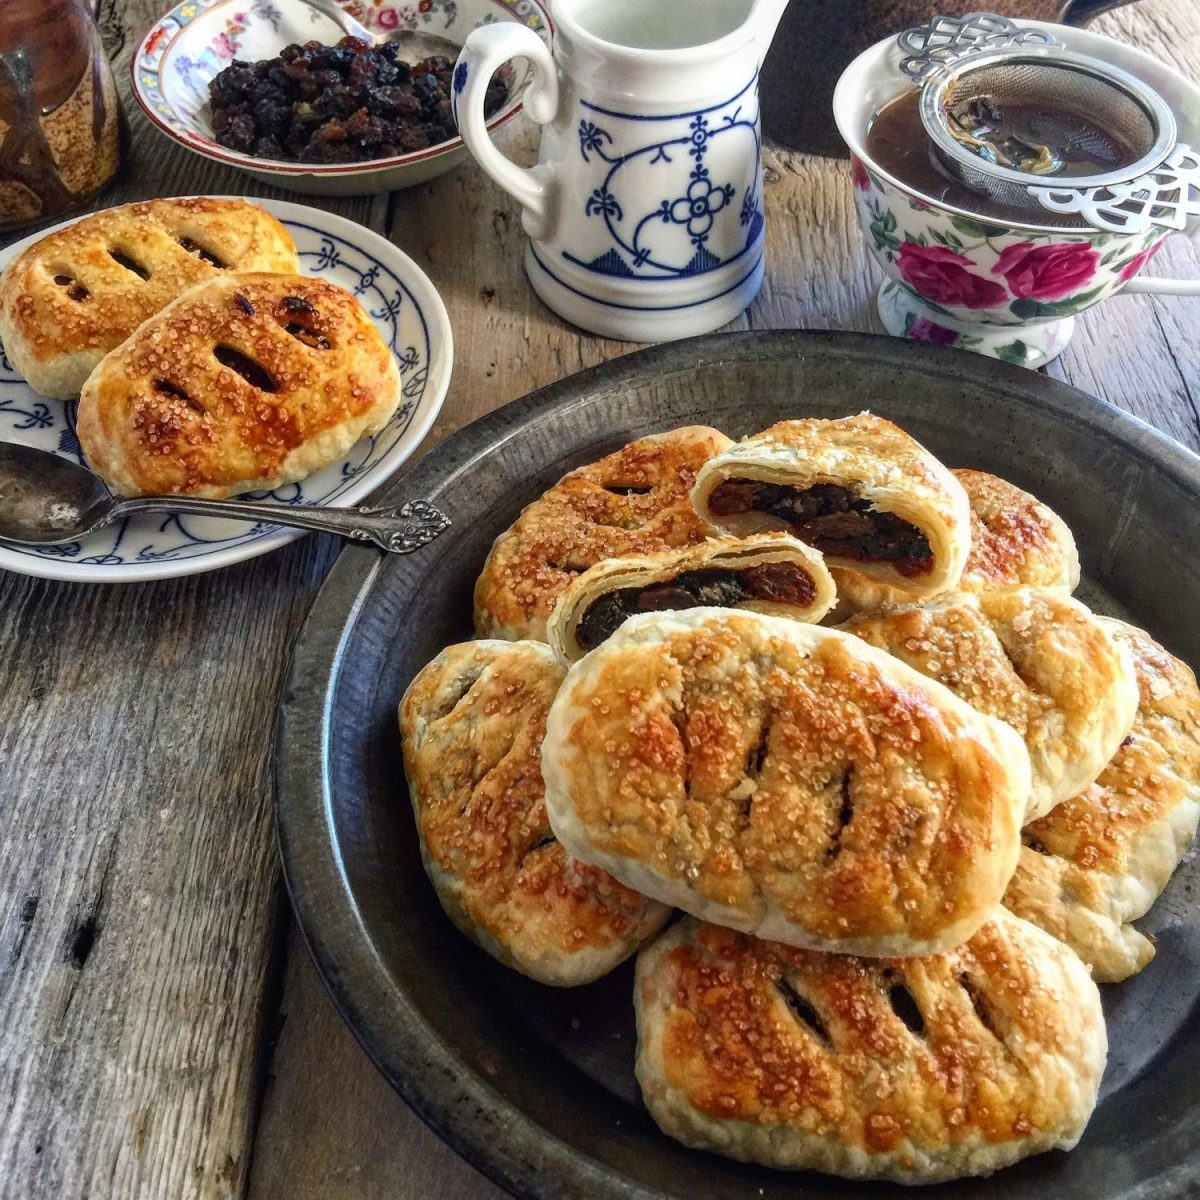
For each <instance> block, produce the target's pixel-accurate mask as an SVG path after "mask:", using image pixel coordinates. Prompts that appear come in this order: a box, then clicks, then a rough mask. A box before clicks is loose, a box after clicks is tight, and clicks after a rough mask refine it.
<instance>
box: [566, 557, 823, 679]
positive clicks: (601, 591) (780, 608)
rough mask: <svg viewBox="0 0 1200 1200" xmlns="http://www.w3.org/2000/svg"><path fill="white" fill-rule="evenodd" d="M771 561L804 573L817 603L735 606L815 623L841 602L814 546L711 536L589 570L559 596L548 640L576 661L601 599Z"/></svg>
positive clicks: (766, 602) (765, 602)
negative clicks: (583, 630)
mask: <svg viewBox="0 0 1200 1200" xmlns="http://www.w3.org/2000/svg"><path fill="white" fill-rule="evenodd" d="M768 563H789V564H792V565H794V566H796V567H798V568H799V569H800V570H802V571H803V572H804V573H805V575H806V576H807V578H808V580H809V582H810V583H811V586H812V598H811V600H809V602H808V603H805V604H792V603H781V602H778V601H772V600H750V599H747V600H744V601H742V602H741V603H739V604H737V605H734V606H732V607H736V608H744V609H748V610H749V611H751V612H759V613H766V614H768V615H770V616H777V617H791V618H792V619H793V620H797V621H813V622H815V621H819V620H820V619H821V618H822V617H823V616H824V615H825V614H826V613H827V612H828V611H829V610H830V609H831V608H832V607H833V604H834V601H835V600H836V599H837V590H836V588H835V587H834V583H833V577H832V576H831V575H830V573H829V568H828V567H826V565H825V560H824V558H823V557H822V556H821V554H820V553H819V552H818V551H816V550H814V549H813V548H812V547H811V546H806V545H805V544H804V543H803V542H800V541H797V540H796V539H795V538H792V537H787V536H786V535H785V534H778V533H763V534H757V535H753V536H751V537H748V538H709V539H708V540H707V541H704V542H701V543H700V545H698V546H689V547H687V548H685V549H682V550H663V551H661V552H660V553H658V554H644V555H639V556H638V557H636V558H618V559H608V560H606V561H605V562H601V563H597V564H596V565H595V566H594V567H589V568H588V569H587V570H586V571H584V573H583V574H582V575H580V576H579V577H578V578H577V579H576V580H575V581H574V582H573V583H572V584H571V585H570V586H569V587H568V588H567V590H566V591H565V592H563V594H562V595H561V596H560V597H559V599H558V603H557V605H555V608H554V612H553V614H552V615H551V617H550V621H549V624H548V625H547V640H548V641H549V643H550V645H551V646H552V647H553V648H554V650H555V652H556V653H557V654H559V655H560V656H561V657H562V658H563V659H565V660H566V661H567V662H574V661H575V660H576V659H578V658H582V657H583V655H584V653H585V652H586V651H585V648H584V647H583V646H581V645H580V643H579V640H578V638H577V636H576V631H577V630H578V628H579V623H580V621H581V620H582V619H583V618H584V616H585V615H586V614H587V611H588V609H589V608H591V606H592V605H593V604H595V602H596V601H597V600H599V599H600V597H601V596H605V595H608V594H609V593H610V592H616V591H620V590H622V589H623V588H644V587H650V586H652V585H654V584H660V583H669V582H671V581H672V580H674V579H677V578H678V577H679V576H680V575H684V574H686V573H688V572H689V571H706V570H708V571H714V570H715V571H744V570H747V569H749V568H753V567H761V566H764V565H765V564H768Z"/></svg>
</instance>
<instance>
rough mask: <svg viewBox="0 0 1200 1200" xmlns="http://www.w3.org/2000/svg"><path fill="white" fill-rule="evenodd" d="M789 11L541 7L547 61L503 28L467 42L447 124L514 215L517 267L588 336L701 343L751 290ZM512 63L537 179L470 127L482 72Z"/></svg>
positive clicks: (605, 3)
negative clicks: (768, 93) (522, 248)
mask: <svg viewBox="0 0 1200 1200" xmlns="http://www.w3.org/2000/svg"><path fill="white" fill-rule="evenodd" d="M786 5H787V0H554V4H553V7H552V11H551V17H552V19H553V22H554V40H553V51H551V50H548V49H547V48H546V46H545V44H544V43H543V42H542V40H541V39H540V38H539V37H538V36H537V34H535V33H534V32H533V31H532V30H530V29H526V28H523V27H521V26H518V25H515V24H511V23H508V22H504V23H496V24H492V25H484V26H482V27H480V28H479V29H476V30H475V31H474V32H473V33H472V34H471V35H470V37H468V38H467V42H466V45H465V46H464V47H463V51H462V54H461V56H460V57H459V60H458V64H457V66H456V67H455V70H454V97H453V103H454V110H455V117H456V119H457V121H458V128H459V131H460V133H461V134H462V137H463V141H465V142H466V144H467V146H468V147H469V148H470V150H471V153H472V154H474V155H475V157H476V158H477V159H478V160H479V164H480V166H482V167H483V169H484V170H485V171H486V172H487V173H488V174H489V175H490V176H491V177H492V178H493V179H494V180H495V181H496V182H497V183H498V184H499V185H500V186H501V187H502V188H504V189H505V190H506V191H507V192H509V193H511V195H513V196H514V197H515V198H516V199H517V200H518V201H520V203H521V205H522V209H523V212H522V220H523V223H524V227H525V231H526V233H528V234H529V238H530V241H529V244H528V246H527V247H526V252H525V269H526V271H527V273H528V275H529V278H530V281H531V282H532V284H533V287H534V290H535V291H536V292H537V294H538V295H539V296H540V297H541V298H542V299H543V300H544V301H545V302H546V304H548V305H549V306H550V308H552V309H553V310H554V311H555V312H557V313H558V314H559V315H560V316H562V317H564V318H566V319H567V320H568V321H571V322H572V323H574V324H575V325H579V326H581V327H582V328H584V329H587V330H590V331H592V332H593V333H599V334H604V335H606V336H608V337H616V338H624V339H626V340H629V341H638V342H648V341H668V340H671V339H674V338H681V337H687V336H690V335H692V334H698V333H707V332H708V331H709V330H712V329H716V328H717V327H718V326H720V325H724V324H725V323H726V322H728V321H731V320H733V318H734V317H736V316H737V315H738V314H739V313H740V312H741V311H742V310H743V309H744V308H746V306H747V305H748V304H749V303H750V302H751V301H752V300H753V299H754V297H755V295H756V294H757V292H758V289H759V286H760V285H761V283H762V277H763V194H762V145H761V142H762V139H761V134H760V131H759V120H758V69H759V64H760V63H761V62H762V59H763V56H764V55H765V54H766V52H767V48H768V46H769V45H770V42H771V37H772V35H773V34H774V32H775V26H776V24H777V23H778V21H779V18H780V16H781V15H782V13H783V10H784V8H785V7H786ZM512 58H526V59H528V60H529V62H530V63H531V64H532V67H533V80H532V82H531V84H530V87H529V90H528V92H527V93H526V95H525V101H524V104H525V111H526V112H527V113H528V114H529V115H530V116H531V117H532V118H533V119H534V120H535V121H537V122H538V123H539V124H541V125H542V126H543V127H544V128H543V131H542V142H541V153H540V155H539V159H538V165H537V166H536V167H532V168H529V169H524V168H521V167H518V166H516V165H515V164H514V163H513V162H512V161H510V160H509V159H508V158H506V157H505V156H504V155H503V154H501V153H500V151H499V150H497V149H496V147H495V146H494V145H493V144H492V141H491V139H490V137H489V136H488V132H487V128H486V124H485V121H484V115H483V102H484V93H485V91H486V89H487V83H488V80H489V79H490V78H491V76H492V74H493V72H494V71H496V70H497V68H499V67H500V66H501V65H502V64H503V63H505V62H506V61H508V60H509V59H512Z"/></svg>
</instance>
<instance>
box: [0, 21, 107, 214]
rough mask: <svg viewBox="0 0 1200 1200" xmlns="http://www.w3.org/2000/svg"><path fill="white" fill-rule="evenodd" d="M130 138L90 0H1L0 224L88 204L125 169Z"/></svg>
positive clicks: (65, 210)
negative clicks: (124, 137) (125, 137)
mask: <svg viewBox="0 0 1200 1200" xmlns="http://www.w3.org/2000/svg"><path fill="white" fill-rule="evenodd" d="M120 141H121V115H120V108H119V105H118V100H117V89H116V86H115V84H114V83H113V76H112V71H111V69H110V67H109V64H108V59H107V58H106V57H105V54H104V49H103V47H102V45H101V42H100V31H99V30H98V29H97V28H96V22H95V20H94V18H93V16H92V11H91V6H90V4H89V2H88V0H0V230H8V229H17V228H20V227H21V226H23V225H31V224H33V223H35V222H38V221H43V220H46V219H48V218H51V217H56V216H61V215H63V214H66V213H69V212H71V211H72V210H73V209H76V208H79V207H80V206H81V205H82V204H83V203H84V202H85V201H87V200H89V199H91V197H93V196H94V195H95V194H96V193H97V192H98V191H100V189H101V188H102V187H104V185H105V184H106V183H108V181H109V180H110V179H112V177H113V175H114V174H115V173H116V170H117V166H118V164H119V162H120Z"/></svg>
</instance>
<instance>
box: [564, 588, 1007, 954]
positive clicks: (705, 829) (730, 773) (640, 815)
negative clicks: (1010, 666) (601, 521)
mask: <svg viewBox="0 0 1200 1200" xmlns="http://www.w3.org/2000/svg"><path fill="white" fill-rule="evenodd" d="M542 772H543V775H544V777H545V780H546V807H547V811H548V813H549V816H550V824H551V827H552V828H553V829H554V832H555V833H556V834H557V836H558V838H559V840H560V841H562V842H563V844H564V845H565V846H566V847H567V849H568V850H569V851H570V853H572V854H574V855H575V856H576V857H577V858H580V859H582V860H583V861H584V862H590V863H593V864H594V865H596V866H598V867H602V868H603V869H605V870H606V871H608V872H609V873H610V874H612V875H614V876H615V877H616V878H618V879H620V880H621V881H622V882H624V883H625V884H627V885H628V886H629V887H632V888H634V889H635V890H637V891H639V892H642V893H644V894H645V895H648V896H653V897H654V898H655V899H658V900H661V901H663V903H666V904H674V905H677V906H678V907H680V908H682V909H685V910H686V911H688V912H691V913H693V914H694V915H696V916H699V917H703V918H704V919H706V920H711V921H715V922H718V923H720V924H723V925H728V926H731V927H733V928H736V929H741V930H745V931H746V932H750V933H756V934H758V935H759V936H760V937H769V938H775V939H778V940H779V941H783V942H788V943H791V944H793V945H798V946H805V947H809V948H812V949H819V950H837V951H842V952H845V953H855V954H872V955H915V954H928V953H935V952H937V951H940V950H944V949H948V948H950V947H952V946H956V945H958V944H959V943H960V942H961V941H963V940H964V939H965V938H967V937H970V936H971V934H972V933H974V932H975V930H976V929H978V928H979V926H980V925H981V924H982V923H983V922H984V921H985V920H986V919H987V918H988V916H990V915H991V913H992V912H993V911H994V909H995V908H996V907H997V905H998V904H999V901H1000V897H1001V896H1002V895H1003V894H1004V889H1005V887H1006V886H1007V884H1008V880H1009V878H1010V877H1011V875H1012V872H1013V869H1014V867H1015V866H1016V861H1017V849H1018V833H1019V825H1020V818H1021V816H1022V814H1023V813H1024V811H1025V802H1026V798H1027V796H1028V794H1029V758H1028V755H1027V754H1026V752H1025V747H1024V744H1023V743H1022V741H1021V739H1020V737H1019V736H1018V735H1017V734H1016V733H1015V732H1014V731H1013V730H1012V729H1011V728H1009V726H1007V725H1004V724H1003V723H1001V722H1000V721H996V720H993V719H992V718H991V717H986V716H984V715H983V714H981V713H978V712H976V711H975V710H974V709H972V708H971V707H970V706H968V705H967V704H965V703H963V701H961V700H959V699H958V698H957V697H956V696H954V695H953V694H952V693H951V692H950V691H948V690H947V689H946V688H944V687H942V686H941V685H940V684H937V683H933V682H932V681H930V680H928V679H926V678H925V677H924V676H922V675H919V674H918V673H917V672H916V671H913V670H912V669H911V668H910V667H907V666H905V665H904V664H903V663H902V662H900V661H899V660H898V659H895V658H893V657H891V656H890V655H887V654H884V653H883V652H882V651H879V650H876V649H874V648H873V647H871V646H868V645H867V644H866V643H865V642H862V641H860V640H859V639H857V638H853V637H851V636H849V635H848V634H843V633H838V632H836V631H835V630H830V629H823V628H821V627H819V626H816V625H805V624H802V623H801V622H799V621H789V620H786V619H784V618H782V617H765V616H759V615H758V614H756V613H748V612H740V611H735V610H729V609H720V608H696V609H691V610H689V611H686V612H678V613H647V614H643V615H639V616H636V617H633V618H632V619H631V620H629V621H627V622H626V623H625V624H624V625H623V626H622V627H621V628H620V629H619V630H618V631H617V632H616V634H615V635H614V636H613V637H612V638H610V639H609V640H608V641H607V642H605V643H604V644H603V645H602V646H600V647H598V648H597V649H596V650H594V651H592V653H591V654H589V655H587V656H586V657H585V658H583V659H581V660H580V661H579V662H577V663H575V664H574V666H572V667H571V669H570V672H569V673H568V675H567V678H566V681H565V682H564V684H563V686H562V688H561V690H560V691H559V694H558V697H557V698H556V699H555V701H554V705H553V707H552V708H551V710H550V716H549V719H548V722H547V729H546V740H545V742H544V744H543V747H542Z"/></svg>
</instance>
